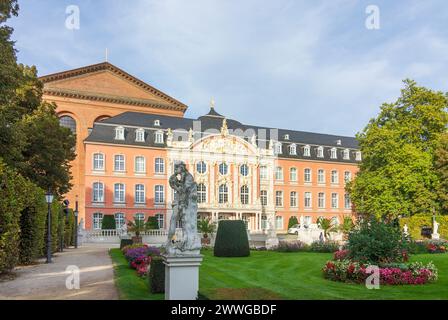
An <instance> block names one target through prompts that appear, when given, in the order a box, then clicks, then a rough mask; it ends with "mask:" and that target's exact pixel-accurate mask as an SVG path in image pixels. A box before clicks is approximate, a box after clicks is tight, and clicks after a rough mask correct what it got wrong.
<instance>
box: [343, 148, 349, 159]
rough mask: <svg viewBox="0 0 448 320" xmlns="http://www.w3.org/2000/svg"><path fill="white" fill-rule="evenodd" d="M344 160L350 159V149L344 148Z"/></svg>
mask: <svg viewBox="0 0 448 320" xmlns="http://www.w3.org/2000/svg"><path fill="white" fill-rule="evenodd" d="M344 160H350V150H349V149H344Z"/></svg>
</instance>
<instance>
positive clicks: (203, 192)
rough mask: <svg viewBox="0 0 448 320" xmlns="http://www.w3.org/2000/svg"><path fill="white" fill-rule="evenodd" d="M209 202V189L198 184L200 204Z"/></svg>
mask: <svg viewBox="0 0 448 320" xmlns="http://www.w3.org/2000/svg"><path fill="white" fill-rule="evenodd" d="M206 201H207V187H206V186H205V184H203V183H199V184H198V203H204V202H206Z"/></svg>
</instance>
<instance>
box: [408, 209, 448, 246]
mask: <svg viewBox="0 0 448 320" xmlns="http://www.w3.org/2000/svg"><path fill="white" fill-rule="evenodd" d="M436 221H437V222H438V223H439V234H440V237H441V238H443V239H448V216H441V215H438V216H436ZM405 224H407V226H408V232H409V234H410V236H411V238H412V239H415V240H418V239H423V237H422V235H421V228H422V227H424V226H427V227H431V228H432V215H430V214H426V215H424V214H421V215H420V214H419V215H414V216H412V217H407V218H401V219H400V227H401V230H403V227H404V225H405Z"/></svg>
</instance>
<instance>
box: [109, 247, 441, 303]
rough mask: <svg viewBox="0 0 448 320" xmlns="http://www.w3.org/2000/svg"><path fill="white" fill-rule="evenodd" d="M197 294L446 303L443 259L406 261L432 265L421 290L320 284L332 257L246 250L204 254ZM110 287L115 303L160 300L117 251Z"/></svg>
mask: <svg viewBox="0 0 448 320" xmlns="http://www.w3.org/2000/svg"><path fill="white" fill-rule="evenodd" d="M203 254H204V262H203V264H202V266H201V268H200V284H199V287H200V289H199V291H200V293H201V295H204V296H206V297H208V298H210V299H238V300H240V299H244V298H246V299H257V300H260V299H448V254H435V255H431V254H423V255H414V256H412V258H411V260H412V261H422V262H425V263H426V262H429V261H433V262H434V264H435V265H436V266H437V268H438V269H439V280H438V281H437V282H436V283H434V284H427V285H423V286H381V288H380V289H379V290H369V289H367V288H366V287H365V286H363V285H355V284H345V283H339V282H333V281H329V280H326V279H324V278H323V277H322V274H321V268H322V267H323V265H324V264H325V262H326V261H327V260H329V259H330V258H331V257H332V255H331V254H325V253H307V252H298V253H281V252H266V251H251V256H250V257H247V258H217V257H214V256H213V253H212V251H210V250H204V251H203ZM111 256H112V258H113V260H114V262H115V263H116V264H117V266H116V279H115V281H116V284H117V287H118V290H119V292H120V298H121V299H163V295H162V294H158V295H151V294H150V293H149V290H148V284H147V281H146V279H141V278H138V277H137V275H136V273H135V271H134V270H131V269H130V268H129V267H128V266H127V263H126V260H125V259H124V257H123V255H122V254H121V252H120V251H119V249H112V250H111Z"/></svg>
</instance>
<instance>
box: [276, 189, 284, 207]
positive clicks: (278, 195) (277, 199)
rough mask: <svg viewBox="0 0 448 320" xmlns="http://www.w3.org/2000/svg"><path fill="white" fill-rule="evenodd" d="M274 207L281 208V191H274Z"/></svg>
mask: <svg viewBox="0 0 448 320" xmlns="http://www.w3.org/2000/svg"><path fill="white" fill-rule="evenodd" d="M275 206H276V207H283V191H281V190H276V191H275Z"/></svg>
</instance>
